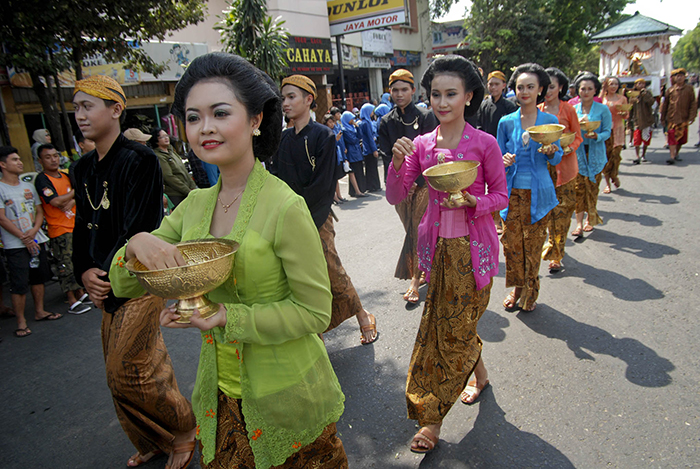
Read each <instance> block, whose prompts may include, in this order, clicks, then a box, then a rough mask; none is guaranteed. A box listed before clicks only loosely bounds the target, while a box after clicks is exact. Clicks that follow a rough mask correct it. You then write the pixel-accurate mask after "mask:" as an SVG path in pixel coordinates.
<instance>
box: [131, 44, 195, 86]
mask: <svg viewBox="0 0 700 469" xmlns="http://www.w3.org/2000/svg"><path fill="white" fill-rule="evenodd" d="M141 47H142V48H143V50H144V51H146V53H147V54H148V55H149V56H150V57H151V58H152V59H153V60H154V61H155V62H156V63H159V64H160V63H165V66H166V69H165V72H163V73H162V74H160V75H158V77H155V76H153V75H151V74H150V73H141V81H177V80H179V79H180V77H181V76H182V74H183V73H185V69H186V68H187V66H188V65H189V64H190V62H192V61H193V60H194V59H195V58H197V57H199V56H200V55H204V54H206V53H208V52H209V46H208V45H207V44H204V43H196V42H145V43H144V44H143V45H142V46H141Z"/></svg>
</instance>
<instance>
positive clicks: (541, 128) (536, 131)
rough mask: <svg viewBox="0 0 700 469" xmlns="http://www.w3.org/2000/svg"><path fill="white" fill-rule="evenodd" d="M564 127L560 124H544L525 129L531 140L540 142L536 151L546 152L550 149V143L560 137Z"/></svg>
mask: <svg viewBox="0 0 700 469" xmlns="http://www.w3.org/2000/svg"><path fill="white" fill-rule="evenodd" d="M565 128H566V127H564V126H563V125H561V124H545V125H535V126H532V127H528V128H527V129H525V130H526V131H527V133H529V134H530V138H531V139H532V140H534V141H535V142H537V143H541V144H542V146H541V147H540V148H539V150H538V151H539V152H540V153H546V152H548V151H549V150H550V148H551V147H552V144H553V143H554V142H556V141H557V140H559V138H561V134H562V133H563V132H564V129H565Z"/></svg>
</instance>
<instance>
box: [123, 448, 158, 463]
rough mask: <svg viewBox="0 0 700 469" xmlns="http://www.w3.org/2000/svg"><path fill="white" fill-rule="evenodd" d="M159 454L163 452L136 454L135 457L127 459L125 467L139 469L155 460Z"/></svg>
mask: <svg viewBox="0 0 700 469" xmlns="http://www.w3.org/2000/svg"><path fill="white" fill-rule="evenodd" d="M161 454H163V451H161V450H159V449H157V450H155V451H151V452H150V453H146V454H141V453H136V454H135V455H133V456H132V457H130V458H129V460H128V461H127V463H126V467H139V466H141V465H142V464H146V463H147V462H151V461H152V460H153V458H155V457H156V456H160V455H161Z"/></svg>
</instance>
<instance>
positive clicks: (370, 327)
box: [360, 314, 379, 345]
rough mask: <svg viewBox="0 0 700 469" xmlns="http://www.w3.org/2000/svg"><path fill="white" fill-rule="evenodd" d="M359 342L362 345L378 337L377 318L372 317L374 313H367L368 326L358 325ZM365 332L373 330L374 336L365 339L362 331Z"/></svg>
mask: <svg viewBox="0 0 700 469" xmlns="http://www.w3.org/2000/svg"><path fill="white" fill-rule="evenodd" d="M360 332H361V334H360V343H361V344H362V345H369V344H371V343H373V342H375V341H376V340H377V339H378V338H379V333H378V332H377V320H376V318H375V317H374V314H370V315H369V325H368V326H361V327H360ZM365 332H374V338H373V339H372V340H365V336H364V333H365Z"/></svg>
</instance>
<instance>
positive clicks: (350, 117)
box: [340, 111, 357, 135]
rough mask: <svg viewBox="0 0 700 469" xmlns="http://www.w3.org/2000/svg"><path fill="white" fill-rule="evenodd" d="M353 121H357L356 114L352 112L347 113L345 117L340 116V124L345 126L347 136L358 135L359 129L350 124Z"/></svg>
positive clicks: (344, 114)
mask: <svg viewBox="0 0 700 469" xmlns="http://www.w3.org/2000/svg"><path fill="white" fill-rule="evenodd" d="M353 119H355V114H353V113H352V112H350V111H345V112H344V113H343V115H342V116H340V122H341V123H342V124H343V132H345V133H346V134H351V135H355V134H357V129H356V128H355V126H354V125H352V124H351V123H350V121H352V120H353Z"/></svg>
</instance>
